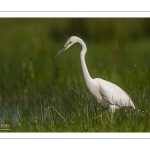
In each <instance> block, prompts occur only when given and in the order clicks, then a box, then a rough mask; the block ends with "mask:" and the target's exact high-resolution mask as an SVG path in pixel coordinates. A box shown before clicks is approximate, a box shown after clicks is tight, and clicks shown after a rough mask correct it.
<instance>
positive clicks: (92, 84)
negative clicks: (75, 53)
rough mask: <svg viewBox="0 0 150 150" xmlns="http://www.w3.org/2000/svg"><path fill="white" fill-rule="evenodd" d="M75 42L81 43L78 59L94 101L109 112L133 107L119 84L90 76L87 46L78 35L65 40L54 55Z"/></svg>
mask: <svg viewBox="0 0 150 150" xmlns="http://www.w3.org/2000/svg"><path fill="white" fill-rule="evenodd" d="M75 43H79V44H80V45H81V48H82V50H81V52H80V60H81V67H82V71H83V76H84V79H85V82H86V85H87V87H88V89H89V91H90V92H91V94H92V95H93V97H94V99H95V101H96V102H98V103H99V104H100V105H101V106H102V107H104V108H108V110H109V111H110V112H115V109H119V108H121V107H132V108H135V106H134V104H133V102H132V100H131V98H130V97H129V95H128V94H127V93H126V92H124V91H123V90H122V89H121V88H120V87H119V86H117V85H115V84H113V83H111V82H109V81H106V80H103V79H101V78H95V79H93V78H91V76H90V74H89V72H88V69H87V66H86V63H85V58H84V57H85V54H86V51H87V48H86V45H85V43H84V42H83V40H82V39H80V38H79V37H76V36H71V37H70V38H69V39H68V40H67V42H66V44H65V46H64V47H63V48H62V50H61V51H60V52H59V53H58V54H57V55H56V56H58V55H59V54H60V53H61V52H63V51H65V50H66V49H68V48H69V47H70V46H72V45H73V44H75Z"/></svg>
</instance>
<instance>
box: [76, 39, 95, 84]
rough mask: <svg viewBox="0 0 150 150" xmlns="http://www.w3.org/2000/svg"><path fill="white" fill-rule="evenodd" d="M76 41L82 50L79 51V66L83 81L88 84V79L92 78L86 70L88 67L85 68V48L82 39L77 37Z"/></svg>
mask: <svg viewBox="0 0 150 150" xmlns="http://www.w3.org/2000/svg"><path fill="white" fill-rule="evenodd" d="M77 43H79V44H80V45H81V47H82V50H81V52H80V60H81V67H82V71H83V75H84V79H85V82H86V84H87V86H88V85H89V84H90V81H91V80H92V78H91V76H90V74H89V72H88V69H87V66H86V63H85V54H86V51H87V48H86V45H85V43H84V42H83V40H82V39H78V41H77Z"/></svg>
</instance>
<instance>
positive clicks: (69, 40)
mask: <svg viewBox="0 0 150 150" xmlns="http://www.w3.org/2000/svg"><path fill="white" fill-rule="evenodd" d="M74 43H76V37H75V36H71V37H70V38H69V39H68V40H67V42H66V43H65V45H64V47H63V48H62V49H61V50H60V51H59V52H58V54H57V55H56V56H55V58H56V57H57V56H58V55H59V54H60V53H62V52H64V51H65V50H66V49H68V48H69V47H70V46H72V45H73V44H74Z"/></svg>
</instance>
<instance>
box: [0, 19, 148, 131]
mask: <svg viewBox="0 0 150 150" xmlns="http://www.w3.org/2000/svg"><path fill="white" fill-rule="evenodd" d="M149 25H150V19H138V18H136V19H133V18H131V19H120V18H115V19H113V18H110V19H109V18H107V19H102V18H51V19H32V18H30V19H20V18H18V19H13V18H11V19H0V33H1V36H0V125H1V127H0V131H4V132H5V131H7V132H8V131H10V132H45V131H48V132H149V131H150V129H149V127H150V119H149V118H150V104H149V102H150V59H149V54H150V52H149V50H150V44H149V39H150V30H149ZM70 35H77V36H79V37H81V38H83V40H84V41H85V43H86V44H87V48H88V52H87V54H86V63H87V67H88V69H89V72H90V74H91V76H92V77H93V78H95V77H100V78H103V79H105V80H109V81H111V82H113V83H115V84H117V85H119V86H120V87H122V88H123V89H124V90H125V91H126V92H127V93H128V94H129V95H130V96H131V98H132V100H133V102H134V103H135V106H136V108H137V110H140V111H133V110H130V109H120V110H119V111H116V113H115V114H114V115H113V116H112V115H111V114H109V113H108V112H107V110H104V109H102V108H101V107H100V106H99V105H98V104H97V103H96V102H95V101H93V99H92V96H91V94H90V93H89V92H88V90H87V88H86V85H85V83H84V78H83V75H82V71H81V67H80V59H79V52H80V47H79V46H77V45H74V46H73V47H71V48H70V49H69V50H67V51H66V52H64V53H62V54H61V55H60V56H59V57H58V58H57V59H55V55H56V54H57V52H58V51H59V50H60V48H61V47H62V46H63V44H65V42H66V40H67V38H68V37H69V36H70ZM3 125H8V126H9V130H2V129H3V128H4V127H2V126H3ZM8 126H7V128H8Z"/></svg>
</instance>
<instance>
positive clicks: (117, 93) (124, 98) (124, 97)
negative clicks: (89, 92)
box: [99, 79, 135, 108]
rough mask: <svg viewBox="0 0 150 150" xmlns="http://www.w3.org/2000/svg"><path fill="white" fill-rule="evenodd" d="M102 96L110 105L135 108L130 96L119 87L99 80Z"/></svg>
mask: <svg viewBox="0 0 150 150" xmlns="http://www.w3.org/2000/svg"><path fill="white" fill-rule="evenodd" d="M99 84H100V94H101V95H102V97H103V98H104V100H105V101H107V102H108V103H110V104H115V105H117V106H119V107H121V106H132V107H134V108H135V106H134V104H133V102H132V100H131V98H130V97H129V95H128V94H127V93H126V92H125V91H123V90H122V89H121V88H120V87H118V86H117V85H115V84H113V83H111V82H108V81H106V80H103V79H99Z"/></svg>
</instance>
